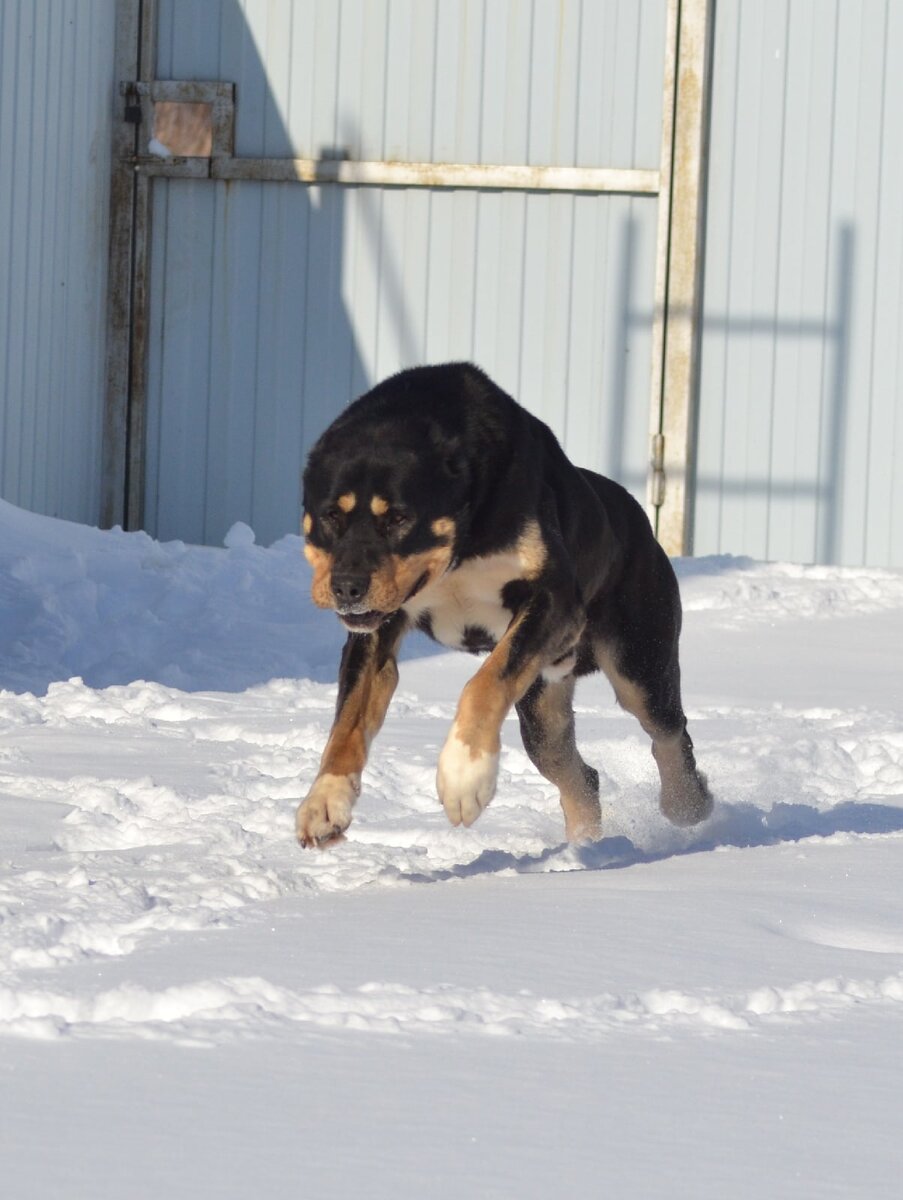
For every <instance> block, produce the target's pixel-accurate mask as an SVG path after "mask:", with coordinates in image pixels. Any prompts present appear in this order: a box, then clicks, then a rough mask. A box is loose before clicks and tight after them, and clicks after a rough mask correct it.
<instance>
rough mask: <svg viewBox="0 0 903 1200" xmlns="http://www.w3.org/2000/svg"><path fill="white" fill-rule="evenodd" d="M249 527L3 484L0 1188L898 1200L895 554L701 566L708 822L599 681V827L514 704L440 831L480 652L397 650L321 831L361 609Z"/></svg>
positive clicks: (698, 659) (689, 656)
mask: <svg viewBox="0 0 903 1200" xmlns="http://www.w3.org/2000/svg"><path fill="white" fill-rule="evenodd" d="M227 540H228V543H229V544H228V546H227V547H226V548H223V549H218V550H217V549H209V548H208V549H199V548H192V547H186V546H184V545H181V544H179V543H171V544H167V545H159V544H157V543H155V542H153V541H152V540H150V539H149V538H148V537H146V536H145V535H143V534H123V533H120V532H112V533H101V532H98V531H96V530H90V529H86V528H82V527H78V526H73V525H70V524H65V523H62V522H56V521H51V520H48V519H45V518H40V517H36V516H33V515H30V514H26V513H23V512H21V511H19V510H17V509H14V508H12V507H10V506H9V505H6V504H0V687H2V688H3V689H5V690H4V691H2V692H0V1194H2V1196H3V1197H4V1200H6V1198H8V1200H25V1198H32V1197H33V1198H35V1200H37V1198H40V1200H48V1198H51V1197H57V1196H59V1197H67V1198H78V1200H80V1198H82V1197H84V1198H89V1197H90V1198H91V1200H107V1198H109V1200H114V1198H115V1200H144V1198H145V1197H146V1198H148V1200H151V1198H153V1200H158V1198H159V1197H168V1198H173V1197H179V1198H181V1197H198V1196H216V1197H218V1198H220V1200H224V1198H231V1197H236V1198H238V1197H267V1198H273V1200H276V1198H281V1197H297V1196H310V1197H365V1196H366V1197H392V1198H393V1200H397V1198H398V1197H408V1196H412V1197H413V1196H423V1195H427V1196H430V1197H435V1198H440V1197H442V1198H444V1197H551V1196H562V1195H565V1196H566V1195H571V1194H580V1195H594V1196H603V1195H604V1196H610V1197H631V1198H634V1197H635V1198H638V1200H646V1198H658V1197H663V1198H664V1197H667V1198H669V1200H671V1198H683V1197H687V1198H693V1200H705V1198H709V1197H711V1198H713V1200H714V1198H716V1197H717V1198H718V1200H723V1198H724V1197H726V1196H728V1197H731V1200H739V1198H742V1197H756V1198H757V1200H758V1198H759V1197H762V1196H767V1197H769V1200H774V1198H777V1197H819V1198H823V1197H857V1198H859V1197H863V1198H868V1200H879V1198H881V1197H899V1196H900V1195H901V1194H903V1136H901V1128H903V1086H901V1085H903V903H901V879H903V575H901V574H895V573H892V572H885V571H877V570H841V569H828V568H802V567H795V566H787V565H780V566H766V565H762V564H758V563H754V562H750V561H747V560H740V559H729V558H722V559H702V560H687V561H683V562H681V563H679V564H678V571H679V574H680V577H681V584H682V590H683V594H684V603H685V609H686V626H685V634H684V638H683V661H684V687H685V700H686V704H687V709H688V712H689V715H690V719H691V730H692V733H693V736H694V739H695V741H696V746H697V752H698V757H699V760H700V763H701V765H702V767H703V769H704V770H705V771H706V772H707V774H708V776H709V779H710V782H711V784H712V786H713V790H714V792H715V794H716V798H717V805H716V811H715V814H714V816H713V817H712V819H711V820H710V821H709V822H708V823H707V824H705V825H704V826H702V827H699V828H697V829H695V830H690V831H679V830H676V829H674V828H672V827H671V826H669V825H667V824H666V823H665V822H664V820H663V819H662V818H661V817H660V816H659V815H658V812H657V808H656V800H655V786H654V785H655V770H654V764H653V762H652V759H651V756H650V754H649V750H648V745H647V742H646V740H645V738H644V736H643V734H642V732H641V731H640V730H639V728H638V727H637V726H636V725H635V723H634V722H633V721H632V720H631V719H630V718H629V717H627V716H626V715H624V714H623V713H621V712H620V710H619V709H617V708H616V707H615V705H614V704H613V701H612V698H611V694H610V690H609V688H608V686H607V685H606V684H605V683H604V681H601V680H598V679H595V680H589V681H586V682H584V683H583V684H582V685H581V689H580V690H579V691H578V702H579V716H578V720H579V734H580V741H581V745H582V747H583V749H584V752H585V756H586V757H587V759H588V760H589V761H590V762H592V763H593V764H594V765H596V766H597V767H599V768H600V771H601V772H602V778H603V790H604V795H605V797H606V798H607V802H608V814H607V825H606V830H607V836H606V837H605V839H604V840H603V841H602V842H600V843H598V844H596V845H594V846H591V847H587V848H582V849H574V848H568V847H566V846H563V845H562V844H561V837H562V821H561V817H560V814H559V812H558V811H557V802H556V800H555V798H554V795H553V790H552V788H551V787H550V785H548V784H547V783H546V782H545V781H544V780H543V779H541V778H540V777H539V776H538V775H537V774H536V773H535V772H534V771H533V769H532V767H531V766H530V764H529V763H528V761H527V758H526V756H525V754H524V752H523V750H522V748H521V746H520V742H519V738H518V732H517V726H516V722H514V721H513V720H512V721H509V722H508V724H507V725H506V728H505V749H504V751H503V756H502V772H501V780H500V788H499V793H498V795H497V797H496V799H495V800H494V801H493V804H492V805H491V807H490V808H489V810H488V811H487V812H486V814H485V815H484V816H483V818H482V819H481V820H480V822H479V823H478V824H477V825H476V826H474V827H473V828H472V829H469V830H464V829H452V828H450V827H449V826H448V825H447V823H446V820H445V817H444V814H443V813H442V810H441V808H440V806H439V804H438V802H437V800H436V798H435V792H434V783H433V778H434V772H435V763H436V757H437V754H438V750H439V748H440V746H441V744H442V742H443V740H444V737H445V733H446V731H447V728H448V725H449V723H450V720H451V717H452V714H453V711H454V705H455V700H456V697H457V694H458V692H459V690H460V687H461V685H462V683H463V681H464V680H465V679H466V677H467V675H468V674H469V673H470V672H472V671H473V669H474V666H475V662H474V660H473V659H471V658H469V657H467V656H464V655H460V656H456V655H451V654H440V653H437V652H436V649H435V648H434V647H432V646H430V645H429V644H428V643H426V642H423V641H420V642H416V643H411V645H410V647H409V649H408V652H407V655H406V661H405V662H404V663H403V665H402V677H401V684H400V687H399V692H398V694H397V696H396V698H395V700H394V702H393V705H392V708H391V709H390V713H389V718H388V721H387V723H386V726H385V728H384V730H383V732H382V734H381V736H380V738H379V739H378V740H377V742H376V744H375V746H374V749H373V753H372V757H371V764H370V766H369V767H368V770H367V772H366V774H365V792H364V796H363V798H362V800H361V801H360V803H359V805H358V809H357V813H356V819H355V823H354V824H353V826H352V828H351V830H350V833H349V837H348V840H347V841H346V842H345V843H344V844H342V845H341V846H339V847H337V848H336V849H334V850H330V851H327V852H323V853H314V852H310V851H308V852H304V851H302V850H300V849H299V848H298V847H297V846H296V844H295V843H294V841H293V836H292V830H293V813H294V808H295V805H296V803H297V801H298V799H299V797H300V796H301V795H302V794H303V792H304V791H305V790H306V786H307V784H308V783H309V781H310V780H311V778H312V775H313V772H314V770H315V766H316V763H317V760H318V756H319V752H320V749H321V748H322V745H323V742H324V740H325V736H326V732H327V729H328V727H329V723H330V718H331V714H332V709H333V704H334V699H335V684H334V677H335V665H336V661H337V657H338V650H339V646H340V644H341V633H340V630H339V629H338V626H337V622H336V621H335V619H334V618H332V617H331V616H329V615H327V614H323V613H320V612H317V611H316V610H314V609H313V607H312V606H311V604H310V602H309V600H308V598H307V583H308V576H307V568H306V566H305V564H304V562H303V559H302V556H301V554H300V543H299V540H298V539H297V538H286V539H284V540H283V541H282V542H280V543H278V544H277V545H275V546H274V547H272V548H270V549H261V548H259V547H257V546H255V545H253V542H252V536H251V535H250V531H248V530H247V529H245V528H244V527H242V526H238V527H236V528H235V529H234V530H233V531H232V533H231V534H230V536H229V538H228V539H227Z"/></svg>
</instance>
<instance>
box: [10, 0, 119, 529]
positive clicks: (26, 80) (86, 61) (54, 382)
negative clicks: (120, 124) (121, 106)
mask: <svg viewBox="0 0 903 1200" xmlns="http://www.w3.org/2000/svg"><path fill="white" fill-rule="evenodd" d="M114 24H115V11H114V4H113V0H3V3H2V4H0V164H2V169H0V495H2V496H3V498H4V499H6V500H10V501H12V502H13V503H15V504H18V505H21V506H23V507H25V508H29V509H32V510H34V511H37V512H41V513H46V514H50V515H54V516H65V517H67V518H70V519H73V520H79V521H84V522H89V523H96V522H97V520H98V516H99V503H100V442H101V414H102V403H103V380H104V326H105V310H104V299H105V283H106V260H107V237H108V231H107V206H108V193H109V187H110V177H109V161H110V109H111V104H110V100H111V92H112V84H113V36H114Z"/></svg>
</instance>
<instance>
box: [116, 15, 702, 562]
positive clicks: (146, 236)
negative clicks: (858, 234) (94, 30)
mask: <svg viewBox="0 0 903 1200" xmlns="http://www.w3.org/2000/svg"><path fill="white" fill-rule="evenodd" d="M121 9H122V29H121V35H120V71H121V74H120V78H121V80H122V84H121V111H122V123H121V125H120V127H119V134H118V136H119V144H118V146H117V168H116V170H117V179H118V181H119V187H120V192H121V193H122V194H121V195H120V197H119V204H120V207H119V212H120V216H119V226H117V227H116V229H114V239H113V245H114V255H113V264H112V269H113V278H114V281H118V283H117V286H116V288H115V289H114V302H113V307H112V310H111V313H112V315H111V330H112V332H113V335H114V336H113V338H112V340H111V346H112V350H111V371H110V387H109V392H108V406H107V432H108V436H107V443H106V445H107V457H106V518H107V520H108V521H113V520H117V519H118V520H121V521H124V522H125V523H126V524H127V525H128V526H131V527H138V526H143V527H145V528H147V529H148V530H149V531H150V532H151V533H153V534H154V535H155V536H158V537H162V538H172V537H178V538H182V539H184V540H189V541H193V542H219V541H221V539H222V537H223V534H224V533H225V532H226V530H227V529H228V528H229V526H230V525H231V524H232V523H233V522H234V521H236V520H243V521H246V522H247V523H248V524H250V525H251V526H252V527H253V528H254V529H255V531H256V533H257V536H258V539H259V540H260V541H262V542H269V541H271V540H273V539H274V538H277V537H279V536H280V535H282V534H284V533H286V532H294V531H295V530H296V529H297V525H298V514H299V505H300V491H299V478H300V472H301V467H302V464H303V460H304V456H305V454H306V452H307V450H308V449H309V447H310V445H311V444H312V442H313V441H314V440H315V438H316V437H317V435H318V434H319V432H320V431H321V430H322V429H323V427H324V426H325V425H326V424H327V423H328V422H329V421H330V420H331V419H332V418H333V417H334V416H335V415H336V414H337V413H338V412H339V410H340V409H341V408H342V407H343V405H345V404H346V403H347V402H348V401H349V400H350V399H352V398H353V397H354V396H355V395H358V394H360V393H361V392H362V391H364V390H366V389H367V388H368V387H369V386H371V385H372V384H373V383H375V382H376V381H377V380H378V379H380V378H383V377H384V376H386V375H387V374H390V373H391V372H394V371H396V370H398V369H400V368H401V367H404V366H406V365H410V364H413V363H419V362H439V361H444V360H449V359H456V358H467V359H472V360H473V361H476V362H477V363H478V364H479V365H481V366H482V367H484V368H485V369H486V370H487V371H488V372H489V373H490V374H491V375H492V376H493V377H494V378H495V379H496V380H497V381H498V382H499V383H500V384H501V385H502V386H503V387H505V388H506V389H507V390H509V391H510V392H511V393H512V394H513V395H515V396H516V397H517V398H518V399H519V400H521V402H522V403H524V404H526V405H527V407H529V408H530V409H531V410H532V411H534V412H536V413H537V414H538V415H539V416H541V417H542V418H543V419H545V420H546V421H548V422H549V424H551V425H552V427H553V428H554V429H555V431H556V433H557V434H558V436H559V437H560V439H561V440H562V442H563V444H564V446H565V449H566V450H567V451H568V453H569V454H570V455H571V457H572V458H573V459H574V460H575V461H577V462H579V463H581V464H583V465H586V466H589V467H592V468H594V469H596V470H600V471H602V472H604V473H605V474H608V475H611V476H613V477H615V478H618V479H621V480H622V481H623V482H624V483H625V484H626V485H627V486H628V487H630V488H631V490H633V491H634V492H635V494H637V495H638V497H639V498H640V499H641V500H643V501H644V502H646V501H648V502H649V504H650V513H651V514H652V516H653V518H655V517H656V516H657V515H658V513H659V511H662V512H664V513H665V516H664V517H661V518H659V520H660V522H661V523H662V526H663V530H665V528H666V527H667V526H668V525H669V521H670V522H671V526H670V527H671V530H672V531H671V532H670V533H667V536H668V538H670V540H671V546H670V548H672V549H678V550H679V549H680V548H681V545H680V544H679V542H680V538H681V537H682V536H683V534H682V531H683V512H684V507H685V501H684V488H683V478H684V474H685V468H686V457H687V447H688V446H689V437H690V432H689V422H688V421H687V419H686V414H687V413H689V411H690V409H689V403H688V401H689V395H690V390H691V379H692V369H693V353H694V346H693V330H694V323H693V315H694V312H695V281H696V278H697V271H696V231H697V225H698V204H697V195H698V177H699V171H700V162H701V157H700V146H701V142H700V141H699V140H698V136H697V135H698V130H699V129H700V128H701V116H700V114H701V105H702V99H703V97H704V87H702V86H701V84H702V70H703V66H704V45H705V15H706V12H707V9H708V5H707V4H706V2H705V0H683V3H682V4H681V3H679V2H678V0H643V2H642V3H637V0H595V2H593V3H585V2H584V3H580V2H579V0H561V2H558V0H555V2H552V0H460V2H459V3H456V4H448V3H443V2H442V0H392V3H391V4H390V3H389V0H344V2H343V3H335V0H305V2H304V3H291V2H290V0H245V2H244V3H241V4H239V3H238V2H237V0H221V2H220V3H216V4H213V3H211V2H210V0H178V2H176V0H140V2H139V0H121ZM679 38H680V39H681V40H682V45H683V48H684V60H683V61H684V63H685V64H686V65H685V66H678V58H677V48H678V40H679ZM694 39H695V40H694ZM694 47H695V49H694ZM700 48H702V56H701V55H700ZM663 79H664V87H663ZM675 101H676V104H677V107H676V115H675ZM682 114H684V115H683V116H682ZM694 121H695V122H696V126H694V124H693V122H694ZM694 129H695V133H694ZM694 136H697V141H696V143H695V144H694V140H693V139H694ZM681 137H682V138H683V139H684V149H685V150H687V153H685V154H683V155H682V157H681V163H682V164H683V170H682V172H677V173H672V171H671V161H672V150H673V145H674V139H675V138H678V139H680V138H681ZM611 164H615V165H611ZM116 196H117V192H116V188H114V199H115V198H116ZM126 196H128V197H129V200H128V202H127V200H126ZM117 229H118V233H117ZM117 237H118V241H117ZM117 256H118V257H117ZM669 289H670V292H669ZM669 313H670V314H671V315H670V316H669V317H668V330H669V332H668V334H667V337H666V334H665V327H666V316H667V315H668V314H669ZM672 317H673V320H672ZM668 380H670V386H669V388H668V394H669V397H670V401H669V403H670V405H671V407H670V408H669V409H668V410H666V412H665V417H664V420H665V422H666V426H667V422H668V420H669V419H670V420H671V425H672V426H673V428H672V429H671V430H670V434H671V436H670V437H669V438H668V440H667V441H666V442H665V443H664V444H663V441H662V438H661V436H660V435H661V432H662V429H663V425H662V421H663V415H662V403H661V398H662V390H663V384H664V383H665V382H666V381H668ZM650 397H651V400H650ZM669 413H676V414H677V418H676V419H675V418H673V417H670V418H669ZM666 432H667V429H666ZM650 434H652V435H656V436H655V437H654V440H653V444H654V447H655V454H654V455H652V451H651V448H650ZM651 455H652V457H656V456H657V461H656V462H655V464H654V466H655V468H656V470H651V469H650V457H651ZM669 456H670V460H669ZM669 467H670V476H669V481H668V486H667V487H666V488H665V489H663V488H662V486H661V484H662V479H663V475H662V468H669ZM663 500H664V507H662V501H663ZM669 511H673V514H675V516H674V518H673V519H672V518H669V517H668V515H667V514H668V513H669ZM675 530H676V533H675V532H674V531H675ZM675 537H676V538H677V543H678V544H675V542H674V538H675Z"/></svg>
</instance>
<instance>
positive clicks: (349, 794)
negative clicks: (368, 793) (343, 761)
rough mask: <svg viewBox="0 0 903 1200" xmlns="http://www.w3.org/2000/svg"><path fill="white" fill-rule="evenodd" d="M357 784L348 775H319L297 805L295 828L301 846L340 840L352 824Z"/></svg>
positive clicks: (320, 845) (318, 845)
mask: <svg viewBox="0 0 903 1200" xmlns="http://www.w3.org/2000/svg"><path fill="white" fill-rule="evenodd" d="M359 791H360V785H359V784H358V783H357V781H356V780H355V778H354V777H353V776H351V775H320V776H319V778H318V779H315V780H314V785H313V787H312V788H311V789H310V791H309V792H308V794H307V799H306V800H304V801H303V802H302V804H301V805H300V806H299V808H298V814H297V817H296V819H295V828H296V830H297V833H298V841H299V842H300V843H301V845H302V846H317V847H323V846H328V845H330V844H331V843H332V842H340V841H341V840H342V835H343V834H344V832H345V830H346V829H347V828H348V826H349V825H350V824H351V810H352V809H353V808H354V802H355V800H356V799H357V797H358V792H359Z"/></svg>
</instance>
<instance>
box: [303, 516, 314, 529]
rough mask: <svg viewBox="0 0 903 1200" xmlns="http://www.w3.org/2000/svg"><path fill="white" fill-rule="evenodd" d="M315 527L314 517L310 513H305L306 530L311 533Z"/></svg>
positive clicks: (304, 523)
mask: <svg viewBox="0 0 903 1200" xmlns="http://www.w3.org/2000/svg"><path fill="white" fill-rule="evenodd" d="M313 527H314V519H313V517H312V516H311V515H310V513H305V514H304V521H303V522H302V528H303V530H304V532H305V533H310V531H311V530H312V529H313Z"/></svg>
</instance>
